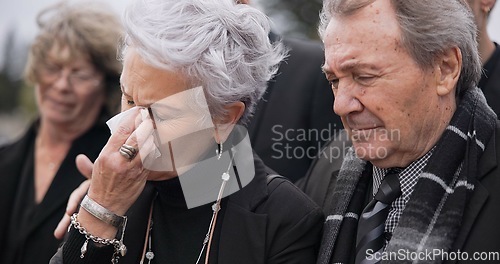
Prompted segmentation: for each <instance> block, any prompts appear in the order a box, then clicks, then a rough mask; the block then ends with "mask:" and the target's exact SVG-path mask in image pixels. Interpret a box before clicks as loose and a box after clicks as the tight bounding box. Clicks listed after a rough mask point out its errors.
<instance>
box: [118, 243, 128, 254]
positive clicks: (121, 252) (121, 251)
mask: <svg viewBox="0 0 500 264" xmlns="http://www.w3.org/2000/svg"><path fill="white" fill-rule="evenodd" d="M118 250H119V251H120V255H122V257H124V256H125V254H127V247H126V246H125V245H124V244H121V245H120V248H119V249H118Z"/></svg>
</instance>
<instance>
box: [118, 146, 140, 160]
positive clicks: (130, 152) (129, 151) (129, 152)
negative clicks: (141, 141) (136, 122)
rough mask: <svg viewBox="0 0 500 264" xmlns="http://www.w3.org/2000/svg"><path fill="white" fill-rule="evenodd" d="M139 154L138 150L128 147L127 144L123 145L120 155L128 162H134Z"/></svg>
mask: <svg viewBox="0 0 500 264" xmlns="http://www.w3.org/2000/svg"><path fill="white" fill-rule="evenodd" d="M137 152H138V151H137V149H136V148H134V147H132V146H130V145H127V144H123V145H122V146H121V147H120V154H121V155H122V156H123V157H125V158H126V159H128V160H132V159H133V158H135V156H136V155H137Z"/></svg>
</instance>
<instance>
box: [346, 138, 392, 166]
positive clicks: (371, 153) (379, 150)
mask: <svg viewBox="0 0 500 264" xmlns="http://www.w3.org/2000/svg"><path fill="white" fill-rule="evenodd" d="M353 146H354V151H355V153H356V156H357V157H358V158H360V159H362V160H366V161H370V162H375V161H377V160H383V159H386V158H387V156H388V154H389V152H388V148H387V147H386V146H381V145H379V144H373V143H369V142H363V143H361V142H353Z"/></svg>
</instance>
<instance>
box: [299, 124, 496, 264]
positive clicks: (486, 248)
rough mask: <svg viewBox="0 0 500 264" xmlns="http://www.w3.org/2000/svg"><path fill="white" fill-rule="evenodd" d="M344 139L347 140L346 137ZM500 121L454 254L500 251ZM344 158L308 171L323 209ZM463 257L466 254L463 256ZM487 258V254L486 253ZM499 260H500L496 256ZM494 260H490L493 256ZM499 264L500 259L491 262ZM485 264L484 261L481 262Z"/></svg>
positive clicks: (308, 188)
mask: <svg viewBox="0 0 500 264" xmlns="http://www.w3.org/2000/svg"><path fill="white" fill-rule="evenodd" d="M343 138H344V139H345V137H343ZM349 145H350V144H349V143H348V142H346V141H345V140H332V141H331V142H329V143H328V144H327V145H326V147H325V148H326V149H327V152H329V150H330V149H334V150H338V149H340V150H343V149H346V148H347V147H348V146H349ZM499 162H500V121H499V122H497V127H496V130H495V132H494V135H493V136H492V137H491V139H490V141H489V142H488V144H487V145H486V149H485V151H484V153H483V155H482V157H481V159H480V161H479V167H478V171H479V174H478V175H477V179H478V182H477V183H476V184H475V189H474V193H473V194H472V197H471V198H470V201H469V204H468V205H467V208H466V210H465V213H464V215H463V220H462V221H463V222H462V228H461V230H460V231H459V234H458V237H457V239H456V240H455V242H454V245H453V248H452V252H458V250H460V251H461V252H467V254H468V256H469V257H473V254H474V253H476V252H478V253H481V252H486V253H487V252H492V253H493V254H495V252H496V253H497V254H498V253H499V250H500V228H498V227H497V226H498V223H500V210H499V209H500V191H499V190H500V166H499ZM341 163H342V159H329V158H328V157H327V156H323V157H322V158H321V159H318V160H317V161H315V163H314V164H313V165H312V166H311V170H309V172H308V175H307V176H306V178H305V181H304V182H302V183H301V186H300V187H301V188H302V189H303V190H304V191H305V192H306V194H308V195H310V196H311V198H312V199H313V200H314V201H315V202H316V203H318V204H319V205H320V206H321V207H322V208H323V209H324V210H325V209H326V208H328V207H329V204H330V203H332V201H331V196H332V194H333V189H334V187H335V182H336V181H335V179H336V177H337V175H338V173H339V170H340V166H341ZM462 256H463V255H462ZM483 257H484V254H483ZM497 257H499V256H498V255H497ZM490 258H491V257H490ZM491 260H492V261H490V262H485V263H498V261H499V260H500V259H496V261H495V259H491ZM445 263H447V264H451V263H476V262H474V261H472V262H467V261H448V262H445ZM481 263H483V261H481Z"/></svg>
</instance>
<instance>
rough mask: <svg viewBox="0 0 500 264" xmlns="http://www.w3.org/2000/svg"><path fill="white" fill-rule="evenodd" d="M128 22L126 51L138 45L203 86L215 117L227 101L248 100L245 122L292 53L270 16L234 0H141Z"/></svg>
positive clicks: (154, 60) (151, 59) (152, 60)
mask: <svg viewBox="0 0 500 264" xmlns="http://www.w3.org/2000/svg"><path fill="white" fill-rule="evenodd" d="M124 25H125V29H126V33H127V37H126V39H125V43H124V52H126V46H128V45H130V46H133V47H134V49H136V50H137V52H138V53H139V55H140V56H141V57H142V58H143V59H144V60H145V61H146V63H148V64H150V65H152V66H155V67H158V68H161V69H165V70H168V71H173V72H177V73H179V74H183V75H184V76H186V77H187V78H188V81H189V82H190V84H191V85H192V86H193V87H194V86H199V85H201V86H203V89H204V92H205V96H206V99H207V102H208V106H209V109H210V111H211V113H212V116H213V117H214V118H223V116H224V114H225V110H224V108H223V107H224V105H226V104H230V103H233V102H238V101H240V102H243V103H244V104H245V106H246V107H245V112H244V113H243V116H242V118H241V119H240V121H239V122H240V123H245V122H246V121H248V118H249V117H250V116H251V113H252V112H253V110H254V108H255V106H256V104H257V101H258V100H259V99H260V98H261V96H262V95H263V93H264V92H265V90H266V87H267V81H269V80H270V79H271V78H272V76H273V75H274V74H275V73H276V71H277V69H278V65H279V62H280V61H281V60H282V59H283V58H284V57H285V54H286V52H285V50H284V47H283V45H282V44H281V43H280V42H276V43H274V44H271V43H270V40H269V37H268V34H269V30H270V26H269V20H268V18H267V16H266V15H264V14H263V13H262V12H260V11H258V10H257V9H255V8H252V7H250V6H248V5H241V4H236V3H235V1H234V0H217V1H204V0H182V1H179V0H137V1H135V3H133V4H132V5H130V6H129V7H128V8H127V10H126V11H125V15H124Z"/></svg>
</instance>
